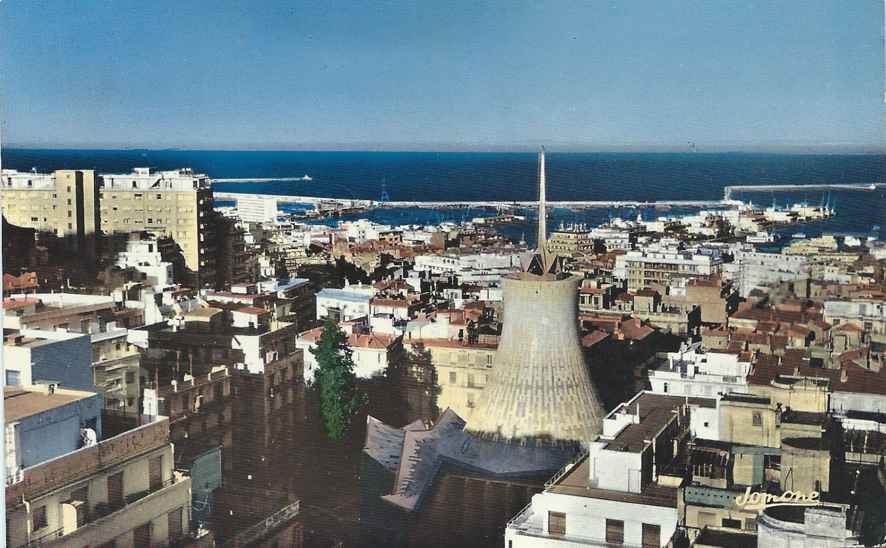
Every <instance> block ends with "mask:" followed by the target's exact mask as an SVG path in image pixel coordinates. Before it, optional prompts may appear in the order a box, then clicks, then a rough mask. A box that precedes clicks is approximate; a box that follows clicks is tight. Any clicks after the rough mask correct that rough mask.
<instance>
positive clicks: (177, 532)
mask: <svg viewBox="0 0 886 548" xmlns="http://www.w3.org/2000/svg"><path fill="white" fill-rule="evenodd" d="M166 516H167V520H168V523H169V542H170V543H173V542H175V541H177V540H178V539H179V538H181V536H182V508H181V507H179V508H176V509H175V510H173V511H172V512H169V513H168V514H166Z"/></svg>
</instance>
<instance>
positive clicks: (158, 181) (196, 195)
mask: <svg viewBox="0 0 886 548" xmlns="http://www.w3.org/2000/svg"><path fill="white" fill-rule="evenodd" d="M0 202H2V211H3V215H4V217H6V220H7V221H8V222H9V223H11V224H13V225H16V226H21V227H26V228H34V229H37V230H40V231H46V232H51V233H53V234H55V235H56V236H59V237H69V238H71V243H72V245H75V246H76V247H77V248H78V249H80V250H86V251H90V250H91V251H93V252H94V239H95V238H94V237H95V235H96V234H98V233H101V234H105V235H110V234H119V233H131V232H142V231H148V232H152V233H154V234H156V235H157V236H159V237H161V238H162V237H166V238H170V239H172V240H173V241H174V243H175V247H177V248H178V250H180V252H181V256H182V257H183V263H184V267H185V268H186V269H187V273H188V274H189V277H190V278H191V279H189V280H183V281H186V282H187V283H189V284H191V285H194V286H198V287H200V286H207V285H214V284H215V249H214V245H215V244H214V240H215V238H214V226H213V223H212V211H213V201H212V189H211V185H210V179H209V177H207V176H206V175H203V174H197V173H194V172H193V171H192V170H191V169H178V170H173V171H159V172H155V171H152V170H151V169H150V168H146V167H139V168H135V169H134V170H133V171H132V173H126V174H105V175H99V174H96V173H95V172H94V171H91V170H59V171H55V172H53V173H51V174H47V173H35V172H19V171H15V170H3V171H2V174H0Z"/></svg>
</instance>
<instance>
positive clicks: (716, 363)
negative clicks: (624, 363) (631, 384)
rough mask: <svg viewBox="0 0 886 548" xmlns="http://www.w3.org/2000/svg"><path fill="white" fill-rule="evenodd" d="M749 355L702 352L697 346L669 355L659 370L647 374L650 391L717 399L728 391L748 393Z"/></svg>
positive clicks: (697, 344)
mask: <svg viewBox="0 0 886 548" xmlns="http://www.w3.org/2000/svg"><path fill="white" fill-rule="evenodd" d="M751 360H752V357H751V355H750V354H731V353H730V354H727V353H724V352H703V351H702V350H701V349H700V343H696V344H694V345H692V346H691V347H689V348H686V347H684V348H681V350H680V352H668V353H667V354H666V355H665V358H664V359H663V360H662V361H661V362H660V363H659V365H658V367H656V368H655V369H653V370H651V371H649V383H650V384H651V386H652V391H653V392H656V393H658V394H674V395H687V396H700V397H707V398H716V397H718V396H719V395H722V394H726V393H728V392H747V391H748V380H747V377H748V373H749V372H750V370H751Z"/></svg>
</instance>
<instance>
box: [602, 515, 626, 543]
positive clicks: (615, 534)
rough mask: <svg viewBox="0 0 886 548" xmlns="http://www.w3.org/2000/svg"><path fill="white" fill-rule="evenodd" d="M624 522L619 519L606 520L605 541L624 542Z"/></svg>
mask: <svg viewBox="0 0 886 548" xmlns="http://www.w3.org/2000/svg"><path fill="white" fill-rule="evenodd" d="M624 541H625V522H623V521H621V520H619V519H607V520H606V542H608V543H609V544H624Z"/></svg>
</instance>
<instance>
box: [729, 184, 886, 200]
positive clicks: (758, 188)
mask: <svg viewBox="0 0 886 548" xmlns="http://www.w3.org/2000/svg"><path fill="white" fill-rule="evenodd" d="M882 187H886V183H868V184H861V183H854V184H853V183H822V184H808V185H802V184H798V185H732V186H726V187H723V200H724V201H732V193H733V192H791V191H797V190H799V191H806V190H861V191H871V190H875V189H877V188H882Z"/></svg>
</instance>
